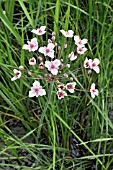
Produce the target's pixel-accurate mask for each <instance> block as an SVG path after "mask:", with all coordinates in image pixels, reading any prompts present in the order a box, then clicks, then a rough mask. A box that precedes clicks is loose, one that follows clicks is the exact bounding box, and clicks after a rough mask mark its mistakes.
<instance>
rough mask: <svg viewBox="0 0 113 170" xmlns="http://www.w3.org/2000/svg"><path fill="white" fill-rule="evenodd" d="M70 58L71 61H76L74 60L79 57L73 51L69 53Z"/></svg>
mask: <svg viewBox="0 0 113 170" xmlns="http://www.w3.org/2000/svg"><path fill="white" fill-rule="evenodd" d="M68 58H69V60H70V61H74V60H76V59H77V56H76V55H74V52H71V54H69V55H68Z"/></svg>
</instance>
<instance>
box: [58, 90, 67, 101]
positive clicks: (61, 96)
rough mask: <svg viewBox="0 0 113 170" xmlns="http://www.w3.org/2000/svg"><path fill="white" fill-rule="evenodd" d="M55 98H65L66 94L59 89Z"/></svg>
mask: <svg viewBox="0 0 113 170" xmlns="http://www.w3.org/2000/svg"><path fill="white" fill-rule="evenodd" d="M57 96H58V99H62V98H64V97H65V96H67V93H66V92H65V91H63V90H62V89H60V88H59V89H58V91H57Z"/></svg>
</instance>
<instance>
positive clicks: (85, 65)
mask: <svg viewBox="0 0 113 170" xmlns="http://www.w3.org/2000/svg"><path fill="white" fill-rule="evenodd" d="M89 62H90V59H89V60H88V58H87V57H86V59H85V61H84V67H85V68H89V67H90V65H89Z"/></svg>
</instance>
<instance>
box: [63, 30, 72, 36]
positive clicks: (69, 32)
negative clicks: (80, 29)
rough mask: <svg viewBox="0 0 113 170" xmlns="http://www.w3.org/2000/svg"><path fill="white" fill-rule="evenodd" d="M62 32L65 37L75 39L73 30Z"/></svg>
mask: <svg viewBox="0 0 113 170" xmlns="http://www.w3.org/2000/svg"><path fill="white" fill-rule="evenodd" d="M60 32H61V33H62V34H63V35H64V36H65V37H73V34H74V32H73V31H72V30H68V31H64V30H60Z"/></svg>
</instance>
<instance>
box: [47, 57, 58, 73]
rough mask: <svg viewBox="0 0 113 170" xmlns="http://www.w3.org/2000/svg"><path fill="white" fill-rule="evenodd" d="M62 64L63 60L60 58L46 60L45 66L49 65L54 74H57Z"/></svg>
mask: <svg viewBox="0 0 113 170" xmlns="http://www.w3.org/2000/svg"><path fill="white" fill-rule="evenodd" d="M60 64H61V61H60V60H59V59H56V60H54V61H46V62H45V67H47V68H48V70H49V71H50V72H51V73H52V74H53V75H57V74H58V69H59V66H60Z"/></svg>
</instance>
